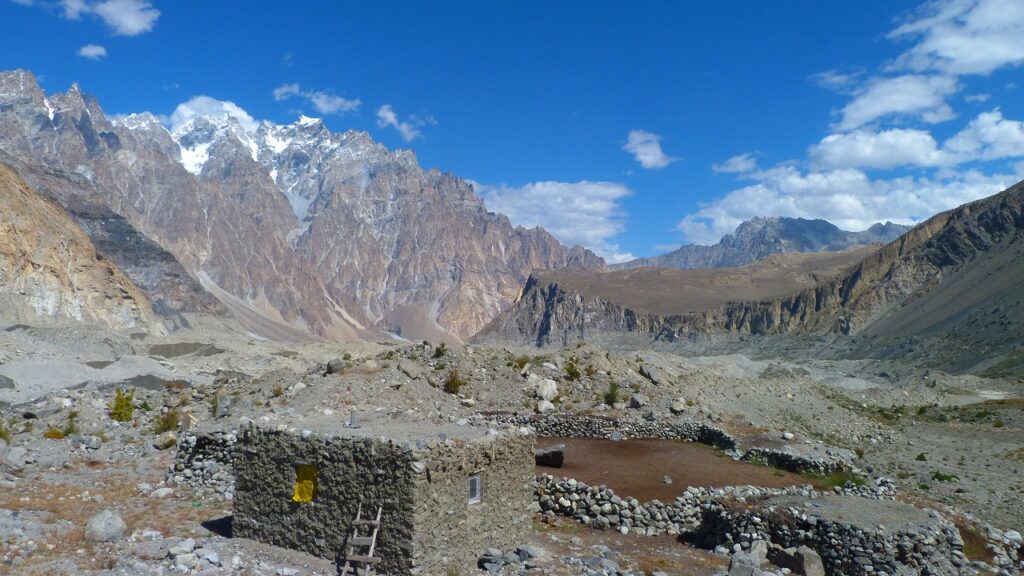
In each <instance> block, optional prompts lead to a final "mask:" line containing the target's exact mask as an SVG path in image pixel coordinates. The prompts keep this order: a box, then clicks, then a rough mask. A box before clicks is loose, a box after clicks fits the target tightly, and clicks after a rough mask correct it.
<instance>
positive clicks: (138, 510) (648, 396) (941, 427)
mask: <svg viewBox="0 0 1024 576" xmlns="http://www.w3.org/2000/svg"><path fill="white" fill-rule="evenodd" d="M195 324H196V326H198V327H197V328H195V329H193V330H188V331H179V332H177V333H175V334H173V335H171V336H160V337H155V336H147V335H142V334H134V335H133V334H118V333H112V332H103V331H98V330H90V329H86V328H83V327H78V328H33V327H26V326H7V327H5V328H3V329H0V402H3V403H4V404H3V405H0V432H2V433H3V436H0V437H2V438H4V439H3V440H2V441H0V534H2V536H0V573H11V574H52V573H67V574H78V573H83V574H84V573H95V574H124V573H131V574H147V573H151V574H158V573H170V572H172V571H175V570H177V571H181V570H185V571H186V572H187V571H192V572H197V573H198V572H202V573H211V574H214V573H225V574H227V573H239V574H331V573H333V571H334V568H333V566H331V564H330V563H329V562H326V561H323V560H319V559H316V558H313V557H308V556H305V555H301V554H298V553H295V552H292V551H287V550H283V549H278V548H274V547H271V546H267V545H263V544H258V543H255V542H252V541H248V540H244V539H238V538H230V537H229V536H230V531H229V530H228V529H227V526H228V525H229V521H228V520H226V519H228V518H230V515H231V503H230V500H229V496H228V497H226V493H225V492H223V491H222V492H217V491H196V490H194V489H193V488H191V487H189V486H187V485H177V484H171V483H168V471H169V470H171V469H172V467H173V452H174V449H173V444H174V441H175V436H174V434H175V428H176V427H177V426H178V425H181V426H184V425H186V424H187V423H188V421H189V420H191V419H193V418H194V419H195V420H197V421H198V422H200V423H203V422H209V421H213V420H220V421H222V422H223V423H225V424H230V423H233V422H237V421H238V420H239V418H242V417H250V418H255V417H257V416H266V417H267V418H269V419H270V421H273V420H274V419H275V418H284V417H287V416H288V415H291V414H305V413H310V412H317V413H322V414H336V415H338V416H337V417H338V418H339V422H340V421H341V420H342V419H343V418H347V415H348V414H349V413H350V412H355V413H356V414H357V416H358V417H359V418H361V419H362V418H373V417H381V416H382V415H384V416H386V417H388V418H390V419H391V420H392V421H393V422H394V425H395V426H410V427H414V426H416V425H417V423H418V422H419V423H422V422H432V423H446V424H447V425H451V426H474V425H479V424H478V422H479V416H477V415H478V414H479V413H481V412H519V413H533V412H534V411H535V410H536V409H537V408H538V407H540V408H541V409H544V410H555V411H560V412H569V413H585V414H594V415H603V416H614V417H620V418H627V419H635V420H638V421H643V420H645V419H646V420H665V421H669V420H672V419H675V418H687V419H692V420H697V421H702V422H707V423H711V424H714V425H715V426H718V427H721V428H723V429H725V430H726V431H728V432H729V433H731V434H733V435H734V436H736V437H737V438H738V439H739V440H740V442H741V445H742V446H744V447H745V448H749V447H752V446H761V447H765V448H773V449H781V450H787V451H790V452H792V453H796V454H804V455H808V456H810V457H817V456H822V455H825V454H826V453H828V454H839V455H841V456H843V457H845V458H849V460H850V461H851V462H852V463H853V464H854V465H855V466H856V467H858V468H860V469H861V470H863V471H865V472H867V473H869V474H874V475H881V476H885V477H889V478H891V479H893V480H894V481H895V483H896V485H897V487H898V489H899V493H900V499H902V500H904V501H908V502H913V503H915V504H917V505H920V506H927V507H932V508H935V509H937V510H940V511H942V513H943V514H945V515H947V517H949V518H951V519H954V520H955V521H956V522H957V523H958V524H960V525H961V526H963V527H964V528H962V532H963V533H964V534H966V535H968V536H971V537H973V538H974V540H971V541H972V542H973V541H975V540H977V538H978V537H979V534H980V535H982V536H980V537H981V538H982V540H981V541H982V544H981V546H980V548H978V547H975V548H973V549H971V550H970V551H969V556H973V557H974V558H975V559H979V560H988V561H992V558H991V556H990V554H989V552H988V551H986V550H985V548H984V544H983V541H984V538H983V535H984V528H983V526H984V525H986V524H990V525H992V526H994V527H996V528H998V529H1000V530H1003V531H1010V530H1020V529H1021V527H1022V526H1021V518H1024V480H1022V475H1021V470H1022V468H1024V383H1022V382H1020V381H1016V380H1004V379H984V378H978V377H974V376H964V375H951V374H946V373H942V372H938V371H935V370H928V369H920V368H915V367H913V366H904V365H900V364H898V363H893V362H878V361H870V360H858V361H839V360H820V359H817V360H808V359H801V358H773V359H752V358H751V357H748V356H747V355H744V354H738V353H737V354H730V355H719V356H701V357H683V356H679V355H676V354H671V353H668V352H654V351H650V350H643V351H628V352H627V351H617V352H608V351H606V350H604V349H599V348H596V347H593V346H590V345H584V346H580V347H574V348H571V349H563V350H551V349H540V350H539V349H509V348H500V347H485V346H466V347H451V348H448V349H445V350H444V351H443V352H439V351H438V348H434V347H432V346H424V345H421V344H413V343H403V344H395V343H352V344H344V345H341V344H325V343H302V344H286V343H277V342H268V341H264V340H260V339H257V338H253V337H251V336H250V335H248V334H246V333H245V332H244V331H242V330H237V329H228V328H225V327H223V326H220V325H205V324H203V323H202V322H201V321H197V322H196V323H195ZM169 343H170V344H177V345H176V346H163V345H165V344H169ZM332 360H333V361H334V363H333V366H334V368H333V369H332V370H331V371H332V372H333V373H332V374H330V375H325V374H324V369H325V368H324V367H325V365H327V363H329V362H331V361H332ZM455 370H457V373H458V375H459V377H460V379H461V380H463V381H464V383H463V385H462V387H461V389H460V390H458V394H452V393H448V392H445V390H444V389H443V388H444V384H445V382H446V381H448V380H450V377H451V374H452V373H453V371H455ZM548 380H550V381H552V382H553V383H554V386H555V387H556V389H557V391H556V393H555V395H554V396H553V397H552V402H551V404H550V405H543V403H544V401H543V400H540V399H539V398H538V395H537V393H538V386H537V383H538V382H544V381H548ZM616 386H617V387H618V392H617V393H616V394H610V392H611V391H612V390H613V389H614V388H615V387H616ZM129 389H134V390H135V395H134V397H133V399H132V400H131V402H132V403H133V404H134V406H135V407H134V410H133V413H132V415H131V418H129V419H128V420H127V421H125V422H117V421H115V420H113V419H112V418H111V413H110V405H111V403H112V402H113V399H114V397H115V396H116V394H117V390H129ZM610 396H614V398H612V397H610ZM171 412H173V413H174V414H176V415H177V417H178V418H179V422H178V423H170V422H168V421H167V420H168V418H167V417H166V415H167V414H168V413H171ZM542 443H543V442H542ZM588 449H589V450H591V451H593V450H595V449H596V450H600V448H593V447H591V448H578V447H577V450H584V452H583V453H584V454H587V453H588V452H585V450H588ZM572 454H573V452H572V450H570V452H569V453H568V455H569V457H570V458H571V457H572ZM579 454H580V453H579V452H577V455H579ZM589 454H590V455H591V459H596V458H601V457H605V458H609V459H613V458H614V457H615V455H614V453H607V454H605V453H601V454H598V453H594V452H589ZM666 454H668V456H666V458H689V457H686V456H680V455H675V456H673V455H672V454H671V453H666ZM712 457H714V456H712ZM693 458H696V457H695V456H694V457H693ZM688 462H690V460H688ZM692 462H693V463H694V464H695V465H699V464H696V463H697V462H700V460H692ZM723 462H728V460H727V459H726V460H723ZM645 469H646V470H648V471H649V472H648V473H649V474H654V475H657V478H656V479H655V480H654V482H653V484H652V483H651V482H650V479H647V480H648V484H647V486H652V485H653V487H654V488H657V489H658V490H665V489H668V487H667V486H666V485H665V484H663V483H662V478H663V476H665V475H671V473H672V472H662V470H661V469H659V468H657V467H656V466H652V467H648V468H645ZM572 470H573V466H571V465H568V467H567V468H566V473H569V472H570V471H572ZM579 473H580V474H585V473H593V470H591V471H590V472H585V471H583V470H581V471H580V472H579ZM680 474H681V472H680ZM782 476H784V474H783V473H781V472H779V473H778V474H772V478H775V479H776V480H782V479H783V478H782ZM694 477H701V474H695V476H694ZM737 478H742V479H748V478H756V475H754V476H751V475H749V474H747V473H746V472H743V473H742V474H740V476H737ZM793 480H794V481H799V480H800V479H799V478H797V477H794V479H793ZM743 481H749V480H743ZM811 481H812V480H810V479H808V480H807V482H811ZM607 483H608V485H609V487H611V488H613V489H615V488H616V486H615V480H614V477H612V478H611V479H609V480H608V481H607ZM622 484H623V488H622V490H619V491H618V492H619V493H620V494H623V495H631V494H628V491H629V490H630V487H631V486H637V485H638V484H635V483H634V484H627V483H624V482H623V483H622ZM657 484H661V485H660V486H658V485H657ZM640 485H642V483H641V484H640ZM671 486H677V487H678V491H679V492H682V491H683V490H685V489H686V487H687V486H686V485H685V481H682V482H676V483H673V484H671ZM634 489H637V490H640V489H643V488H634ZM104 509H112V510H116V511H117V513H118V514H119V516H120V517H121V518H122V519H123V521H124V523H125V525H126V529H125V531H124V534H123V536H122V537H121V538H119V539H117V540H116V541H115V542H112V543H98V542H93V541H90V540H89V539H88V538H87V537H86V530H85V526H86V523H87V521H88V520H89V518H90V517H92V516H93V515H94V514H96V513H97V512H99V511H101V510H104ZM972 526H973V528H971V527H972ZM1006 533H1007V534H1012V532H1006ZM188 538H191V539H193V540H194V541H195V542H194V543H189V542H187V541H186V539H188ZM524 544H528V545H531V546H532V547H533V548H534V549H535V550H536V551H537V553H538V556H537V558H536V559H535V560H534V561H533V563H534V564H536V565H538V566H539V567H540V568H541V569H542V570H543V572H537V573H545V574H579V573H595V574H596V573H602V572H601V570H605V569H607V568H608V567H609V564H608V563H607V562H606V563H604V564H603V566H604V567H603V568H602V562H601V561H602V560H606V561H609V562H613V563H614V564H615V565H616V566H618V567H619V569H621V570H622V571H623V572H628V571H634V572H635V573H638V572H637V571H640V570H642V571H644V572H645V573H648V574H650V573H654V572H657V571H661V572H664V573H666V574H712V573H714V572H715V571H716V570H721V569H723V568H724V567H725V566H726V565H727V564H728V557H723V556H718V555H715V554H714V553H712V552H710V551H706V550H701V549H698V548H694V547H692V546H689V545H686V544H682V543H680V542H678V541H677V540H676V539H675V538H673V537H670V536H657V537H648V536H641V535H637V534H635V533H629V534H620V533H618V532H615V531H598V530H591V529H588V528H585V527H583V526H582V525H580V524H578V523H575V522H574V521H572V520H571V519H569V518H558V519H555V520H552V519H550V518H547V517H545V516H542V515H538V516H537V521H536V525H535V530H534V533H533V538H532V542H526V543H524ZM190 547H191V548H194V550H193V549H189V550H185V549H186V548H190ZM172 549H173V551H172ZM979 566H980V565H979ZM587 570H590V571H591V572H587ZM611 573H614V572H611Z"/></svg>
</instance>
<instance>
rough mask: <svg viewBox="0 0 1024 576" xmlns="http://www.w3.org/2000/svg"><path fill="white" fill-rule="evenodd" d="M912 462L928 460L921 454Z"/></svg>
mask: <svg viewBox="0 0 1024 576" xmlns="http://www.w3.org/2000/svg"><path fill="white" fill-rule="evenodd" d="M914 460H917V461H918V462H927V461H928V458H927V457H925V455H924V452H921V453H920V454H918V455H917V457H916V458H914Z"/></svg>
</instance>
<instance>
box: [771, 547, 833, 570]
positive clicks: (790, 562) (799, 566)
mask: <svg viewBox="0 0 1024 576" xmlns="http://www.w3.org/2000/svg"><path fill="white" fill-rule="evenodd" d="M772 564H775V565H776V566H778V567H780V568H789V569H790V570H792V571H793V572H794V573H795V574H802V575H803V576H825V565H824V564H822V562H821V556H818V553H817V552H815V551H814V550H812V549H811V548H808V547H807V546H801V547H799V548H786V549H784V550H781V551H779V552H778V553H776V554H775V555H774V557H773V558H772Z"/></svg>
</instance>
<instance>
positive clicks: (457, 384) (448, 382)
mask: <svg viewBox="0 0 1024 576" xmlns="http://www.w3.org/2000/svg"><path fill="white" fill-rule="evenodd" d="M465 385H466V381H465V380H464V379H463V378H462V376H461V375H459V369H458V368H452V370H451V372H449V373H448V377H447V378H445V379H444V391H445V392H447V393H449V394H458V393H459V390H462V387H463V386H465Z"/></svg>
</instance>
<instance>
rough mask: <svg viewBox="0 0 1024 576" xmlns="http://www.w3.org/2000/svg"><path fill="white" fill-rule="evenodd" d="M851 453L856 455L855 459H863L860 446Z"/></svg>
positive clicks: (862, 450) (862, 451)
mask: <svg viewBox="0 0 1024 576" xmlns="http://www.w3.org/2000/svg"><path fill="white" fill-rule="evenodd" d="M853 451H854V453H856V454H857V458H863V457H864V449H863V448H861V447H860V446H858V447H856V448H854V449H853Z"/></svg>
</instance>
